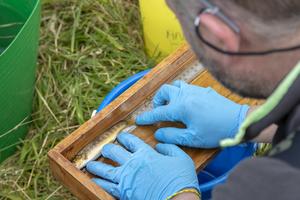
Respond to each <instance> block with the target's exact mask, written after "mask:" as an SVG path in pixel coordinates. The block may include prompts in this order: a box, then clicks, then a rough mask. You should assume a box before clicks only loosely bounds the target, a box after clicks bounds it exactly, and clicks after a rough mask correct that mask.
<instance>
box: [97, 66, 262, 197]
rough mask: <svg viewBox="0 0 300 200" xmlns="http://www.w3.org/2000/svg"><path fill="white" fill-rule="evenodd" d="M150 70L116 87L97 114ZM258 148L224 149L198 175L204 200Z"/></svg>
mask: <svg viewBox="0 0 300 200" xmlns="http://www.w3.org/2000/svg"><path fill="white" fill-rule="evenodd" d="M148 72H149V70H146V71H142V72H140V73H137V74H135V75H134V76H131V77H129V78H128V79H126V80H125V81H123V82H121V83H120V84H119V85H118V86H117V87H115V88H114V89H113V90H112V91H111V92H110V93H109V94H108V95H107V96H106V97H105V98H104V100H103V101H102V102H101V104H100V106H99V107H98V109H97V112H99V111H101V110H102V109H103V108H105V107H106V106H107V105H108V104H109V103H110V102H112V101H113V100H114V99H115V98H117V97H118V96H119V95H120V94H122V93H123V92H124V91H125V90H127V89H128V88H129V87H131V86H132V85H133V84H134V83H136V82H137V81H138V80H140V79H141V78H142V77H143V76H145V75H146V74H147V73H148ZM256 148H257V144H255V143H247V144H241V145H239V146H236V147H230V148H225V149H223V150H222V151H221V152H220V153H219V154H218V155H217V156H216V157H215V158H214V159H213V160H212V161H210V163H209V164H208V165H207V166H206V167H205V168H204V169H203V170H202V171H200V173H199V174H198V180H199V186H200V190H201V195H202V200H209V199H210V198H211V192H212V190H213V189H214V187H216V186H217V185H220V184H222V183H224V182H225V181H226V179H227V177H228V175H229V173H230V171H231V169H232V168H234V167H235V166H236V165H237V164H238V163H239V162H240V161H242V160H243V159H245V158H248V157H250V156H252V155H253V154H254V153H255V151H256Z"/></svg>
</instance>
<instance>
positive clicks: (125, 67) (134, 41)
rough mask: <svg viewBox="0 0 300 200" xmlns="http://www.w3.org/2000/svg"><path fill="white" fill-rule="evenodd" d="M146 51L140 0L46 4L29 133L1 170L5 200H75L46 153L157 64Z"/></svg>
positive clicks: (49, 0) (51, 0)
mask: <svg viewBox="0 0 300 200" xmlns="http://www.w3.org/2000/svg"><path fill="white" fill-rule="evenodd" d="M143 48H144V47H143V42H142V35H141V24H140V18H139V12H138V7H137V0H77V1H75V0H44V2H43V12H42V28H41V38H40V51H39V60H38V62H39V63H38V72H37V82H36V88H35V89H36V92H35V97H34V102H33V114H32V120H31V123H30V131H29V134H28V136H27V137H26V139H25V141H24V142H23V143H22V145H21V146H20V147H19V151H18V152H17V153H16V154H15V155H14V156H13V157H11V158H10V159H8V160H7V161H5V162H4V163H3V164H1V165H0V199H1V200H4V199H11V200H19V199H47V200H48V199H75V198H74V197H73V196H72V195H71V194H70V193H69V192H68V191H66V190H65V189H64V188H63V187H61V186H60V184H59V183H58V182H56V181H55V180H54V179H53V177H52V175H51V173H50V171H49V166H48V161H47V156H46V154H47V152H48V150H49V149H50V148H52V147H54V146H55V144H57V142H59V141H60V140H61V139H62V138H64V137H65V136H67V135H68V134H70V133H71V132H72V131H73V130H75V129H76V128H77V127H78V126H79V124H82V123H83V122H84V121H86V120H87V119H89V117H90V115H91V113H92V110H93V109H95V108H96V107H97V106H98V105H99V103H100V102H101V100H102V99H103V97H104V96H105V95H106V94H107V93H108V92H109V91H110V90H111V89H112V88H113V87H114V86H115V85H117V84H118V83H119V82H120V81H121V80H123V79H125V78H126V77H128V76H130V75H132V74H134V73H136V72H138V71H141V70H143V69H146V68H148V67H150V66H151V65H152V63H150V62H149V61H148V60H147V58H146V56H145V54H144V51H143Z"/></svg>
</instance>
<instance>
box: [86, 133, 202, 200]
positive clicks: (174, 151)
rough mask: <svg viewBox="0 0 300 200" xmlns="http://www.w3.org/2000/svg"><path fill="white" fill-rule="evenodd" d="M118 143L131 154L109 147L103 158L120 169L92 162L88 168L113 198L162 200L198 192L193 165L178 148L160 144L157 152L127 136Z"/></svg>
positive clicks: (97, 182)
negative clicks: (184, 191)
mask: <svg viewBox="0 0 300 200" xmlns="http://www.w3.org/2000/svg"><path fill="white" fill-rule="evenodd" d="M117 139H118V141H119V142H120V143H121V144H122V145H123V146H124V147H125V148H126V149H128V150H125V149H124V148H123V147H121V146H118V145H114V144H108V145H106V146H104V148H103V150H102V155H103V156H104V157H106V158H109V159H111V160H113V161H115V162H117V163H119V164H120V166H118V167H113V166H111V165H107V164H104V163H101V162H95V161H93V162H89V163H88V164H87V167H86V169H87V170H88V171H89V172H90V173H92V174H94V175H96V176H99V178H95V179H93V181H94V182H95V183H96V184H98V185H99V186H101V187H102V188H103V189H104V190H106V191H107V192H108V193H110V194H111V195H113V196H115V197H117V198H119V199H124V200H125V199H126V200H127V199H130V200H141V199H143V200H154V199H155V200H163V199H166V198H167V197H169V196H171V195H173V194H174V193H176V192H178V191H181V190H182V189H187V188H189V189H192V188H194V189H197V190H198V191H199V188H198V187H199V184H198V179H197V175H196V172H195V166H194V163H193V161H192V159H191V158H190V157H189V156H188V155H187V154H185V153H184V152H183V151H182V150H181V149H180V148H179V147H177V146H175V145H172V144H158V145H157V146H156V151H155V150H154V149H153V148H152V147H151V146H149V145H147V144H145V143H144V142H143V141H142V140H140V139H139V138H137V137H136V136H134V135H131V134H128V133H121V134H120V135H119V136H118V138H117Z"/></svg>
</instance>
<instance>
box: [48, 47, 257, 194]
mask: <svg viewBox="0 0 300 200" xmlns="http://www.w3.org/2000/svg"><path fill="white" fill-rule="evenodd" d="M178 79H181V80H185V81H188V82H191V83H192V84H195V85H198V86H202V87H208V86H209V87H212V88H214V89H215V90H216V91H218V92H219V93H220V94H222V95H223V96H225V97H228V98H230V99H232V100H233V101H235V102H238V103H241V104H251V105H258V104H260V103H261V102H259V101H256V100H250V99H244V98H241V97H239V96H237V95H234V94H232V93H231V92H230V91H229V90H227V89H225V88H224V87H223V86H221V85H220V84H219V83H218V82H217V81H215V80H214V79H213V78H212V76H211V75H210V74H209V73H208V72H206V71H204V69H203V67H202V66H201V65H200V64H199V63H198V62H197V60H196V58H195V56H194V54H193V53H192V51H191V50H190V49H189V48H188V46H183V47H182V48H180V49H179V50H178V51H176V52H175V53H174V54H172V55H171V56H169V57H168V58H166V59H165V60H164V61H162V62H161V63H160V64H159V65H158V66H157V67H155V68H154V69H153V70H151V72H150V73H149V74H147V75H146V76H145V77H144V78H143V79H141V80H140V81H138V82H137V83H136V84H135V85H133V86H132V87H131V88H129V89H128V90H127V91H125V92H124V93H123V94H122V95H121V96H120V97H118V98H117V99H116V100H115V101H113V102H112V103H111V104H110V105H108V106H107V107H106V108H105V109H104V110H102V111H101V112H100V113H98V114H97V115H96V116H95V117H93V118H92V119H90V120H89V121H87V122H86V123H84V124H83V125H82V126H81V127H80V128H78V129H77V130H76V131H74V132H73V133H72V134H71V135H69V136H68V137H67V138H65V139H64V140H63V141H61V142H60V143H59V144H58V145H57V146H56V147H55V148H54V149H52V150H50V151H49V153H48V157H49V161H50V167H51V170H52V173H53V175H54V176H55V177H56V179H57V180H59V181H60V182H61V183H62V184H63V185H64V186H65V187H67V188H68V189H69V190H70V191H71V192H72V193H73V194H74V195H75V196H77V197H78V198H79V199H85V200H86V199H93V200H94V199H96V200H100V199H102V200H106V199H108V200H112V199H114V198H113V197H112V196H110V195H109V194H108V193H106V192H105V191H104V190H103V189H101V188H100V187H99V186H97V185H96V184H95V183H93V182H92V181H91V179H90V176H89V175H88V174H87V173H85V172H84V171H82V170H79V169H77V168H76V167H75V165H74V164H73V163H72V160H73V159H74V157H75V156H76V155H77V154H78V153H79V152H80V151H82V150H83V149H84V148H86V147H87V146H89V144H91V143H92V142H93V141H94V140H95V139H96V138H98V137H99V136H100V135H101V134H103V133H104V132H105V131H107V130H108V129H110V128H111V127H113V126H114V125H116V124H118V123H119V122H121V121H124V120H126V119H129V118H134V117H135V116H136V115H137V114H139V113H141V112H144V111H146V110H149V109H151V97H152V96H153V95H154V94H155V92H156V91H157V90H158V89H159V88H160V87H161V85H163V84H165V83H170V82H172V81H174V80H178ZM165 126H178V124H173V123H159V124H156V125H153V126H139V127H138V128H137V129H135V130H134V131H133V134H135V135H137V136H138V137H140V138H141V139H143V140H144V141H145V142H146V143H148V144H150V145H152V146H154V145H155V144H156V143H157V141H156V140H155V138H154V132H155V130H157V129H158V128H159V127H165ZM179 126H180V125H179ZM183 150H184V151H185V152H186V153H188V154H189V155H190V156H191V158H192V159H193V160H194V162H195V166H196V169H197V170H199V169H202V168H203V167H204V166H205V165H206V164H207V162H208V161H209V160H210V159H211V158H213V156H214V155H215V154H216V152H217V151H218V150H216V149H212V150H203V149H191V148H183Z"/></svg>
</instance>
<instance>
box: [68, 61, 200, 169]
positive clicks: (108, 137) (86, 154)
mask: <svg viewBox="0 0 300 200" xmlns="http://www.w3.org/2000/svg"><path fill="white" fill-rule="evenodd" d="M203 70H204V67H203V66H202V64H200V63H199V62H196V63H194V64H192V65H191V66H190V67H189V68H187V69H186V70H184V71H183V72H182V73H181V74H180V75H178V76H177V77H176V78H175V79H174V80H182V81H185V82H188V83H189V82H191V81H193V80H194V79H195V78H196V77H197V76H198V75H199V74H200V73H201V72H202V71H203ZM152 98H153V96H151V97H149V98H147V99H146V101H145V102H144V104H143V105H141V106H140V107H139V108H138V109H137V110H136V111H134V112H133V113H132V114H131V115H130V116H129V117H128V118H127V120H126V121H121V122H119V123H118V124H116V125H115V126H113V127H112V128H110V129H109V130H108V131H106V132H104V133H103V134H101V135H100V136H98V137H97V138H96V139H95V141H93V142H92V143H90V144H88V145H87V146H86V147H85V148H83V149H82V150H81V151H80V152H79V153H78V154H77V155H76V156H75V158H74V159H73V161H72V162H73V163H74V165H75V166H76V167H77V168H78V169H82V168H84V167H85V166H86V164H87V163H88V162H89V161H93V160H96V159H98V158H99V157H100V156H101V151H102V149H103V147H104V146H105V145H106V144H108V143H115V144H118V142H117V141H116V138H117V136H118V135H119V134H120V133H121V132H129V133H130V132H132V131H133V130H134V129H135V128H136V127H137V126H135V125H133V123H134V121H135V118H136V117H137V116H138V115H140V114H142V113H143V112H147V111H150V110H152V109H153V105H152Z"/></svg>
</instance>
